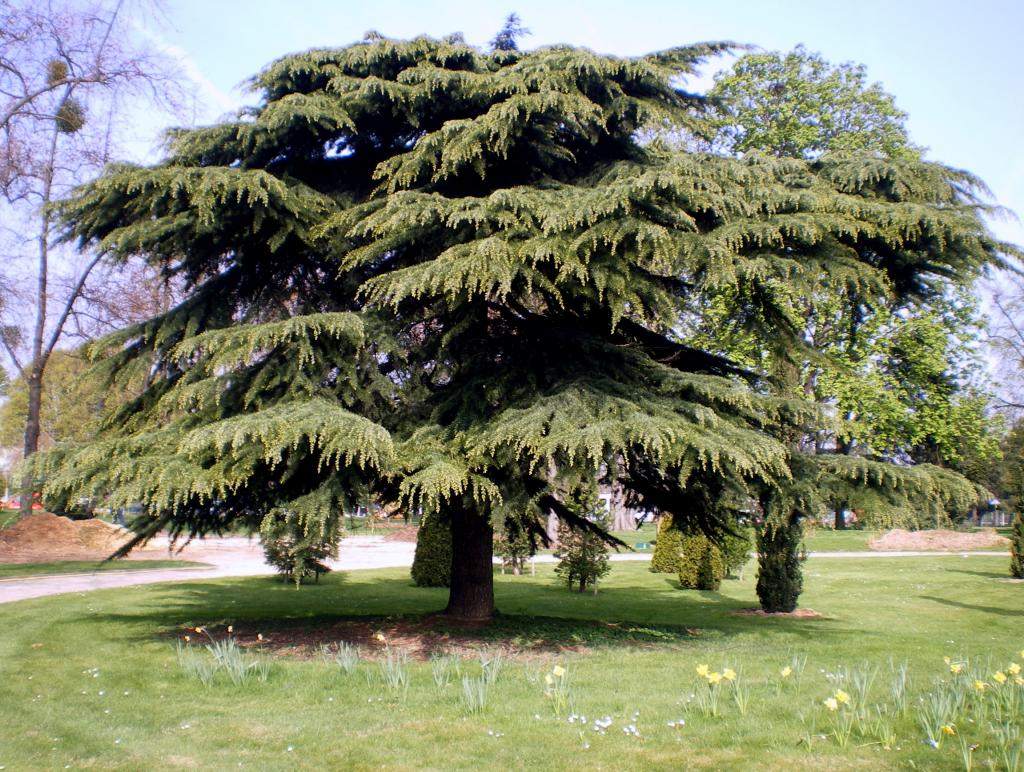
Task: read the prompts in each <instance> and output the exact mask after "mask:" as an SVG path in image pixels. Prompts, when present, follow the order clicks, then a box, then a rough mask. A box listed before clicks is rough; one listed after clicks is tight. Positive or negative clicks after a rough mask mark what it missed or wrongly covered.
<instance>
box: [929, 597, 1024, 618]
mask: <svg viewBox="0 0 1024 772" xmlns="http://www.w3.org/2000/svg"><path fill="white" fill-rule="evenodd" d="M921 599H922V600H930V601H934V602H935V603H941V604H942V605H943V606H953V607H955V608H962V609H969V610H970V611H981V612H984V613H985V614H994V615H996V616H1000V617H1024V611H1022V610H1019V609H1009V608H1001V607H999V606H979V605H977V604H975V603H963V602H961V601H958V600H950V599H949V598H937V597H935V596H934V595H922V596H921Z"/></svg>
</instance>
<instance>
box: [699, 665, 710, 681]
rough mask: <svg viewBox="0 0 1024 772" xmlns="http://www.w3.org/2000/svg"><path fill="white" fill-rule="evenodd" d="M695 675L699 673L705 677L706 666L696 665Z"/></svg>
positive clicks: (706, 672) (706, 673)
mask: <svg viewBox="0 0 1024 772" xmlns="http://www.w3.org/2000/svg"><path fill="white" fill-rule="evenodd" d="M697 675H699V676H700V677H701V678H707V677H708V666H707V665H697Z"/></svg>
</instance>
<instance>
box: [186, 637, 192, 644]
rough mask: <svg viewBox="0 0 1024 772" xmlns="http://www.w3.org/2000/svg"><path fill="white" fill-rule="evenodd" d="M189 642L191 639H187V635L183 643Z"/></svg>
mask: <svg viewBox="0 0 1024 772" xmlns="http://www.w3.org/2000/svg"><path fill="white" fill-rule="evenodd" d="M191 640H192V639H191V638H189V637H188V636H187V635H186V636H185V643H188V642H189V641H191Z"/></svg>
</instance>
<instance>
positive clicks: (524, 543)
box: [494, 522, 536, 576]
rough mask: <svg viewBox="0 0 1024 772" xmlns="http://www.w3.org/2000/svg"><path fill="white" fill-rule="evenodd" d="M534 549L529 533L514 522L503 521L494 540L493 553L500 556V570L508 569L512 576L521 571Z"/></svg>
mask: <svg viewBox="0 0 1024 772" xmlns="http://www.w3.org/2000/svg"><path fill="white" fill-rule="evenodd" d="M535 551H536V550H535V549H534V544H533V541H532V540H531V539H530V534H529V533H528V532H527V531H526V529H525V528H523V527H522V526H520V525H519V524H518V523H516V522H508V523H505V527H504V528H503V529H502V531H501V532H500V533H499V534H498V538H497V539H496V540H495V542H494V554H495V555H497V556H498V557H499V558H501V569H502V571H505V570H506V569H508V570H510V571H511V572H512V574H513V576H519V575H520V574H521V573H523V569H524V568H525V567H526V561H527V560H529V559H530V558H532V557H533V555H534V553H535Z"/></svg>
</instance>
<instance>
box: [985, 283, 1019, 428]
mask: <svg viewBox="0 0 1024 772" xmlns="http://www.w3.org/2000/svg"><path fill="white" fill-rule="evenodd" d="M991 305H992V322H991V324H990V325H989V334H988V343H989V346H990V347H991V349H992V354H993V356H994V358H995V364H996V370H997V372H998V373H999V375H1001V376H1002V380H1003V388H1002V389H1001V390H1000V391H1001V393H1000V394H999V395H998V396H997V405H996V406H997V407H998V408H1000V409H1003V410H1008V411H1010V412H1011V413H1017V414H1020V413H1021V412H1024V391H1022V388H1021V380H1022V377H1024V277H1022V276H1021V275H1020V274H1017V273H1014V274H1011V273H1009V272H1007V273H1006V274H1004V275H1001V276H1000V281H999V284H998V286H997V287H996V288H995V289H994V290H993V292H992V303H991Z"/></svg>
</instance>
